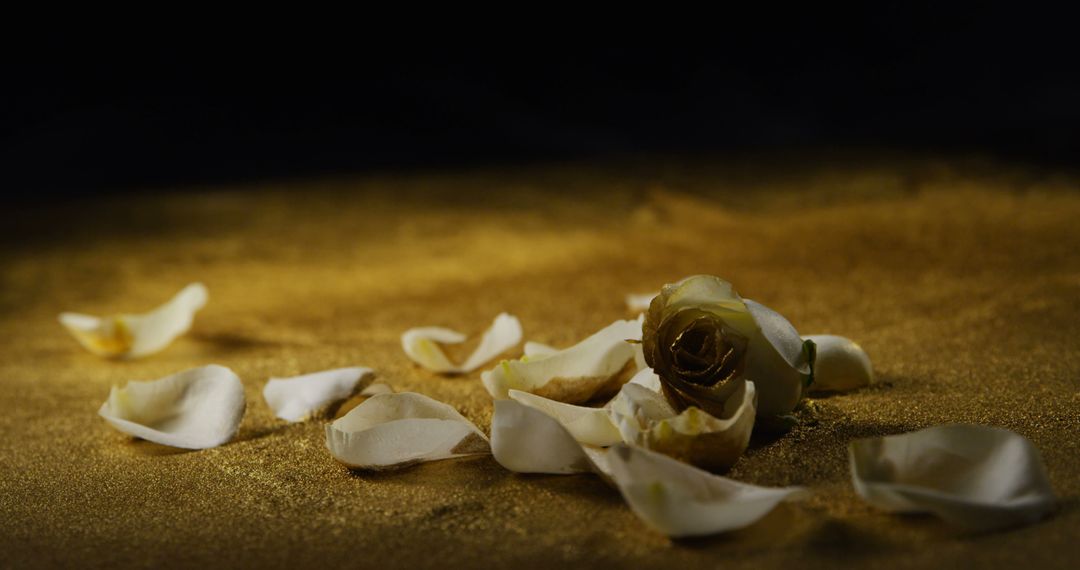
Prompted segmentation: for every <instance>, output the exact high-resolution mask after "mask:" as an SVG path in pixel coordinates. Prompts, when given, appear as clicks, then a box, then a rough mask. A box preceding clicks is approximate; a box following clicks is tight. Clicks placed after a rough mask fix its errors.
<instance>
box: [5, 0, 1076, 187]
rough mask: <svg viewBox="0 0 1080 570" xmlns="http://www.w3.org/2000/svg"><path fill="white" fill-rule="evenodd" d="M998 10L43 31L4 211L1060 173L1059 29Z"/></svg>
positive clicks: (20, 73)
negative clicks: (543, 183) (315, 178)
mask: <svg viewBox="0 0 1080 570" xmlns="http://www.w3.org/2000/svg"><path fill="white" fill-rule="evenodd" d="M714 8H716V7H714ZM1017 9H1018V6H1016V5H1001V6H996V7H989V6H981V7H978V8H952V9H949V10H942V9H941V8H938V7H936V6H933V5H929V4H926V5H916V6H914V7H912V6H911V5H909V4H898V3H875V4H874V5H873V6H871V7H862V8H859V9H857V10H854V11H850V10H848V11H838V12H837V13H833V14H820V13H816V12H814V13H802V14H790V13H787V12H786V11H785V8H783V7H782V6H779V5H778V6H773V7H768V8H767V9H765V10H761V11H758V12H757V13H754V14H742V13H740V14H733V13H730V12H725V13H724V14H723V15H721V16H716V15H707V14H706V13H702V14H696V15H695V14H685V15H684V17H683V18H682V21H681V22H675V23H667V22H663V23H661V22H654V23H653V24H652V25H651V26H649V27H642V28H638V29H635V30H632V31H631V30H624V31H622V32H621V33H620V34H619V37H613V38H605V39H603V40H599V39H596V38H595V37H594V38H592V39H591V40H589V41H581V39H580V38H581V36H578V37H577V38H576V39H575V40H569V39H568V38H567V36H566V34H564V32H563V31H562V30H561V29H559V28H557V27H542V28H541V32H540V33H531V34H529V35H528V37H522V36H520V35H518V34H517V32H516V31H515V30H513V29H511V30H509V32H507V31H505V30H504V32H503V33H502V34H501V35H500V37H491V38H488V37H480V36H477V35H474V34H472V33H471V32H470V33H465V32H461V33H457V34H454V33H451V34H448V35H433V34H429V33H428V32H426V31H425V32H421V31H417V30H413V31H411V32H406V31H402V32H399V33H388V34H380V35H378V36H377V37H376V35H374V34H373V32H374V31H376V30H377V29H378V28H379V27H380V26H379V24H378V23H377V22H375V23H373V22H365V25H364V26H361V27H355V28H350V27H349V26H346V27H345V28H344V29H341V28H338V29H334V30H332V31H327V30H323V29H319V28H305V29H303V30H302V31H296V30H291V31H280V30H279V31H274V32H265V31H264V32H258V31H256V32H251V31H250V30H248V31H247V32H245V33H243V34H241V33H238V32H237V31H236V30H235V29H231V30H217V31H215V32H207V31H204V30H198V31H196V30H195V29H183V30H179V31H177V30H173V31H169V32H165V31H163V30H162V29H158V28H155V27H153V26H151V27H146V26H142V27H141V29H142V31H141V32H137V33H131V32H127V31H125V32H124V33H123V34H114V33H98V32H96V31H92V32H89V33H87V32H85V31H84V32H83V33H81V34H69V33H68V32H66V31H65V32H57V31H44V32H40V33H35V34H33V35H31V36H30V37H29V38H21V39H20V40H19V42H18V49H9V50H7V53H6V55H5V56H4V61H5V63H4V68H3V73H4V81H3V85H4V89H3V99H2V103H3V105H2V115H0V120H2V131H0V169H2V170H0V172H2V173H3V176H2V183H3V185H4V187H5V191H6V193H7V194H8V195H9V196H14V197H15V198H16V199H22V200H53V199H58V198H64V197H68V196H76V195H87V194H92V193H98V192H115V191H132V190H143V189H153V188H158V187H170V186H177V185H201V184H213V183H229V182H236V181H259V180H268V179H275V178H281V177H288V178H296V177H303V176H312V175H324V174H337V173H355V172H368V171H372V170H383V171H385V170H416V169H425V168H447V167H450V168H454V167H459V166H465V167H470V166H483V165H488V164H505V163H511V164H513V163H528V162H535V161H546V160H589V159H597V158H608V157H625V156H640V155H656V154H662V155H664V156H671V155H681V154H694V155H701V154H709V153H727V154H737V153H740V152H762V151H765V152H774V151H775V152H778V153H780V152H783V153H792V152H794V153H799V152H829V151H831V150H834V149H845V150H847V149H882V150H889V151H902V152H913V153H922V154H957V153H979V154H983V155H989V156H993V157H1000V158H1002V159H1006V160H1022V161H1028V162H1033V163H1043V164H1051V165H1055V167H1066V168H1072V167H1073V166H1074V164H1075V158H1076V157H1077V156H1078V155H1077V152H1078V150H1080V139H1078V137H1077V134H1076V133H1077V129H1078V127H1080V75H1078V73H1077V59H1076V56H1077V49H1076V37H1075V34H1074V32H1073V30H1072V26H1071V25H1070V24H1069V22H1071V21H1072V20H1071V18H1068V17H1066V16H1065V15H1063V14H1052V13H1045V14H1044V13H1038V12H1035V11H1032V10H1026V11H1025V12H1024V13H1022V14H1021V13H1018V11H1017ZM780 16H785V17H783V18H781V17H780ZM519 23H523V22H519ZM608 27H610V28H617V27H618V26H615V25H611V26H608ZM444 31H445V30H444Z"/></svg>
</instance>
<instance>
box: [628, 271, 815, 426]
mask: <svg viewBox="0 0 1080 570" xmlns="http://www.w3.org/2000/svg"><path fill="white" fill-rule="evenodd" d="M814 348H815V347H814V343H813V342H810V341H805V342H804V341H803V339H802V338H800V337H799V333H798V332H796V331H795V327H793V326H791V323H789V322H788V321H787V319H785V318H784V317H783V316H781V315H780V314H779V313H777V312H776V311H773V310H772V309H769V308H768V307H765V306H764V305H761V304H760V303H756V302H754V301H751V300H749V299H747V300H743V299H742V298H741V297H739V295H738V293H736V292H735V289H734V288H733V287H732V286H731V284H730V283H728V282H727V281H724V280H723V279H720V278H718V277H713V276H711V275H695V276H693V277H687V278H686V279H683V280H682V281H679V282H678V283H673V284H669V285H665V286H664V288H663V290H661V292H660V294H659V295H657V296H656V297H655V298H654V299H653V300H652V303H651V304H650V305H649V311H648V313H647V314H646V315H645V323H644V325H643V326H642V349H643V351H644V354H645V362H646V363H648V365H649V366H650V367H652V369H653V370H654V371H655V372H656V374H657V375H658V376H659V377H660V382H661V385H662V387H663V390H664V395H665V396H667V398H668V400H670V401H671V403H672V405H673V406H675V407H676V408H677V409H680V410H682V409H685V408H687V407H690V406H697V407H698V408H701V409H702V410H704V411H706V412H708V413H710V414H713V415H718V414H721V413H722V411H723V407H724V403H725V402H726V401H727V400H728V398H729V397H731V395H732V394H734V393H735V391H736V390H737V389H738V387H739V385H740V382H738V381H739V380H744V379H745V380H749V381H752V382H753V383H754V385H755V387H756V389H757V394H758V396H757V398H758V401H757V414H758V416H757V417H758V422H759V423H761V422H762V421H764V422H772V421H773V420H776V419H778V418H780V417H781V416H785V415H788V414H790V413H791V412H792V410H794V409H795V406H796V405H797V404H798V403H799V400H800V399H801V398H802V393H803V389H804V388H805V387H806V386H808V385H809V384H810V382H812V381H813V365H814V353H815V350H814Z"/></svg>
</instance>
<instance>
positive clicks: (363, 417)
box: [326, 392, 490, 470]
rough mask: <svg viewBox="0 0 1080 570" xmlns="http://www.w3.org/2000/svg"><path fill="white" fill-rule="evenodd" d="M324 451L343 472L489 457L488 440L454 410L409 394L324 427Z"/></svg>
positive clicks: (369, 403)
mask: <svg viewBox="0 0 1080 570" xmlns="http://www.w3.org/2000/svg"><path fill="white" fill-rule="evenodd" d="M326 447H327V448H328V449H329V450H330V453H331V454H332V455H333V456H334V458H335V459H337V460H338V461H340V462H341V463H343V464H345V465H346V466H348V467H351V468H354V469H370V470H384V469H396V468H400V467H407V466H409V465H415V464H417V463H422V462H425V461H437V460H440V459H450V458H453V457H461V456H465V455H475V454H481V453H489V452H490V446H489V444H488V439H487V437H485V436H484V434H483V433H481V432H480V430H479V429H477V428H476V426H475V425H473V423H472V422H470V421H469V420H467V419H465V417H464V416H462V415H461V414H459V413H458V412H457V410H455V409H454V408H452V407H450V406H448V405H446V404H444V403H442V402H439V401H437V400H433V399H431V398H429V397H427V396H424V395H422V394H416V393H413V392H401V393H397V394H379V395H375V396H372V397H371V398H369V399H368V400H366V401H365V402H364V403H362V404H360V405H359V406H356V407H355V408H353V409H352V411H350V412H349V413H347V414H345V415H344V416H342V417H341V418H340V419H338V420H335V421H334V422H333V423H331V424H329V425H327V426H326Z"/></svg>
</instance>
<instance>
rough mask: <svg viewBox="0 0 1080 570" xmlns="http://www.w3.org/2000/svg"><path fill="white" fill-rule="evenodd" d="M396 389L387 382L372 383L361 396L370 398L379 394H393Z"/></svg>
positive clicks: (361, 391)
mask: <svg viewBox="0 0 1080 570" xmlns="http://www.w3.org/2000/svg"><path fill="white" fill-rule="evenodd" d="M393 393H394V387H393V386H391V385H389V384H387V383H385V382H372V383H371V384H370V385H368V387H367V388H364V389H363V390H360V394H359V395H360V396H364V397H367V398H370V397H372V396H378V395H379V394H393Z"/></svg>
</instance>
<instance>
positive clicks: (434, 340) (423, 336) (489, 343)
mask: <svg viewBox="0 0 1080 570" xmlns="http://www.w3.org/2000/svg"><path fill="white" fill-rule="evenodd" d="M464 341H465V335H463V334H461V333H459V332H457V331H454V330H451V329H446V328H442V327H420V328H414V329H409V330H407V331H405V333H404V334H402V335H401V347H402V348H403V349H404V350H405V354H406V355H407V356H408V357H409V358H410V359H412V361H413V362H415V363H417V364H419V365H420V366H423V367H424V368H427V369H428V370H431V371H432V372H439V373H442V374H464V373H468V372H472V371H473V370H476V369H477V368H479V367H480V366H482V365H484V363H486V362H487V361H489V360H491V359H493V358H495V357H496V356H498V355H499V354H502V353H503V352H505V351H506V350H508V349H510V348H513V347H514V346H515V345H517V343H519V342H521V322H520V321H518V319H517V317H515V316H513V315H509V314H507V313H500V314H499V315H498V316H497V317H495V320H494V321H493V322H492V323H491V326H490V327H489V328H488V330H486V331H484V336H483V338H481V339H480V344H479V346H477V347H476V350H474V351H473V353H472V354H471V355H469V358H467V359H466V360H465V362H464V363H463V364H461V365H460V366H459V365H457V364H454V363H453V362H450V359H449V358H447V356H446V353H444V352H443V350H442V348H440V347H439V344H458V343H461V342H464Z"/></svg>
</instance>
